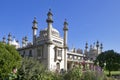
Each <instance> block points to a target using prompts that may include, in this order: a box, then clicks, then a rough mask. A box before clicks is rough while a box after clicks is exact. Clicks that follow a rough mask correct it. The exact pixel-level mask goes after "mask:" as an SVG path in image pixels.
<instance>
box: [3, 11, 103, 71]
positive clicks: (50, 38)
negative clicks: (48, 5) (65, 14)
mask: <svg viewBox="0 0 120 80" xmlns="http://www.w3.org/2000/svg"><path fill="white" fill-rule="evenodd" d="M52 17H53V14H52V12H51V10H49V11H48V13H47V19H46V22H47V27H46V28H45V29H44V30H41V31H40V32H39V35H38V34H37V31H38V26H37V24H38V22H37V20H36V18H34V20H33V22H32V23H33V25H32V31H33V33H32V35H33V36H32V37H33V40H32V42H28V38H27V37H24V38H23V39H22V46H20V43H19V42H18V41H16V40H15V38H14V39H12V35H11V33H9V34H8V39H7V40H8V42H6V38H5V37H3V40H2V42H3V43H7V44H9V45H14V46H15V47H16V49H17V50H18V51H19V53H20V55H21V56H23V57H25V56H28V57H34V58H36V59H38V60H39V61H40V62H41V63H42V64H43V65H45V66H46V67H47V69H48V70H51V71H56V70H58V71H60V70H61V69H64V70H70V69H72V68H73V67H75V66H76V67H77V66H81V67H82V66H83V65H84V67H85V66H89V68H92V67H93V60H95V59H96V57H97V56H98V54H100V53H101V52H102V48H103V47H102V44H100V43H99V42H98V41H97V42H96V43H94V44H93V45H90V48H88V43H87V42H86V44H85V50H82V49H75V48H73V49H71V50H70V49H69V46H68V35H69V34H68V31H69V28H68V23H67V21H66V20H65V21H64V25H63V33H64V37H63V38H62V37H61V35H60V32H59V31H58V30H57V29H55V28H54V27H53V25H52V24H53V18H52Z"/></svg>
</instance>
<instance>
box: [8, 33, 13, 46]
mask: <svg viewBox="0 0 120 80" xmlns="http://www.w3.org/2000/svg"><path fill="white" fill-rule="evenodd" d="M11 43H12V35H11V33H9V34H8V44H9V45H11Z"/></svg>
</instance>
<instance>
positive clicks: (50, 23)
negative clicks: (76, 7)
mask: <svg viewBox="0 0 120 80" xmlns="http://www.w3.org/2000/svg"><path fill="white" fill-rule="evenodd" d="M47 16H48V18H47V20H46V22H47V24H48V28H47V33H48V42H49V43H51V41H52V40H51V35H52V23H53V19H52V16H53V14H52V12H51V9H49V12H48V13H47Z"/></svg>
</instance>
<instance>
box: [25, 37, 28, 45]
mask: <svg viewBox="0 0 120 80" xmlns="http://www.w3.org/2000/svg"><path fill="white" fill-rule="evenodd" d="M24 39H25V45H27V43H28V38H27V36H25V38H24Z"/></svg>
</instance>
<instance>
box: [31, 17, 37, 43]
mask: <svg viewBox="0 0 120 80" xmlns="http://www.w3.org/2000/svg"><path fill="white" fill-rule="evenodd" d="M32 23H33V26H32V30H33V45H35V44H36V37H37V30H38V26H37V24H38V22H37V21H36V17H34V20H33V22H32Z"/></svg>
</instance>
